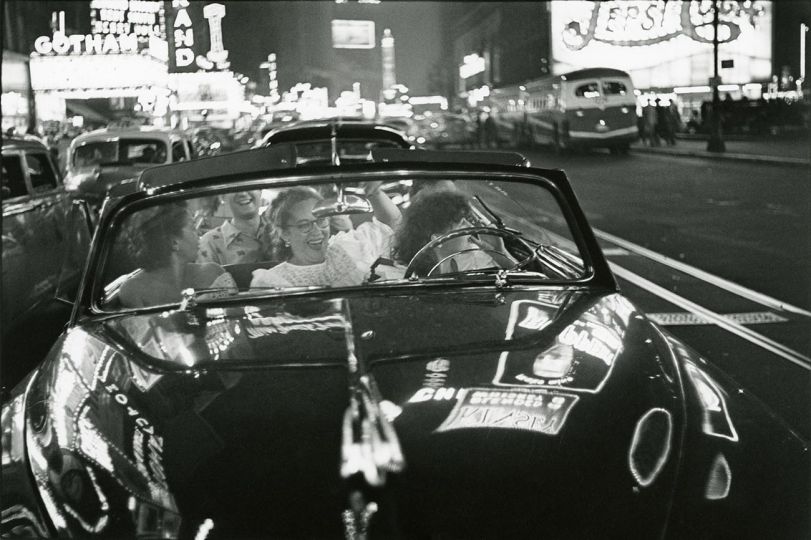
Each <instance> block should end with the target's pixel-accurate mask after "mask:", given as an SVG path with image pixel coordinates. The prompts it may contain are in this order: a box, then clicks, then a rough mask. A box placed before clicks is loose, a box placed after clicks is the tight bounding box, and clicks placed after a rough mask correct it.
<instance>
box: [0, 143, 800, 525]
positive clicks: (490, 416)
mask: <svg viewBox="0 0 811 540" xmlns="http://www.w3.org/2000/svg"><path fill="white" fill-rule="evenodd" d="M372 153H373V161H370V162H364V163H359V164H349V165H346V164H343V165H341V166H330V165H326V166H323V167H318V168H315V167H301V166H297V165H296V163H294V162H290V161H287V159H286V156H287V153H286V149H285V148H283V147H282V148H279V147H275V145H271V146H270V147H267V148H260V149H256V150H251V151H246V152H238V153H234V154H224V155H220V156H215V157H211V158H206V159H202V160H196V161H191V162H187V163H178V164H173V165H167V166H164V167H156V168H153V169H149V170H147V171H144V172H143V173H141V176H140V177H139V180H138V182H137V183H136V184H135V185H133V186H131V187H132V189H131V192H130V193H128V194H125V193H124V192H123V191H124V190H123V187H122V189H121V190H120V193H119V195H120V197H118V198H116V199H109V200H108V203H106V204H105V205H104V211H103V214H102V216H101V223H100V226H99V227H98V229H97V233H96V235H95V237H94V239H93V245H92V247H91V251H90V255H89V259H88V262H87V267H86V271H85V274H84V278H83V284H82V287H81V291H80V294H79V295H78V298H77V300H76V305H75V310H74V312H73V316H72V319H71V321H70V323H69V325H68V327H67V328H66V330H65V332H64V334H63V335H62V336H61V337H60V338H59V340H58V341H57V342H56V343H55V344H54V346H53V348H52V349H51V352H50V354H49V355H48V357H47V358H46V359H45V360H44V361H43V362H42V363H41V364H40V365H39V366H38V368H37V369H36V370H34V371H33V372H32V373H31V374H30V376H29V377H28V378H27V379H26V380H25V381H23V382H22V383H21V384H20V385H18V386H17V387H16V388H15V390H14V393H13V395H12V399H11V400H10V402H9V403H8V404H7V405H6V406H4V408H3V413H2V436H3V441H2V442H3V452H4V459H3V464H2V480H3V481H2V492H0V495H2V497H0V501H2V503H1V504H2V528H1V529H0V533H2V535H3V536H6V535H10V534H11V533H12V532H13V533H15V534H20V535H21V534H25V533H28V534H30V535H31V536H46V535H58V536H64V537H68V536H71V537H77V536H81V537H100V538H111V537H125V538H194V537H197V538H202V537H207V538H275V537H284V538H289V537H304V538H328V537H333V538H376V537H377V538H392V537H400V538H541V537H550V538H606V537H610V538H662V537H664V538H696V537H702V538H719V537H734V538H742V537H746V538H805V537H808V533H809V512H808V509H809V484H808V472H809V457H808V448H807V444H806V443H805V442H804V441H802V440H800V439H799V438H797V436H796V435H795V434H794V433H793V432H791V431H790V430H788V429H787V428H786V427H785V426H784V424H782V423H781V422H780V421H779V420H778V419H777V418H776V417H775V416H774V415H773V414H772V413H771V412H770V411H769V410H767V409H766V408H765V406H764V405H763V404H762V403H761V402H759V401H758V400H756V399H754V398H753V397H751V396H750V395H749V394H748V393H746V392H742V391H740V390H739V388H738V387H737V385H736V384H735V383H734V382H733V381H731V380H730V379H729V378H727V377H726V376H725V375H724V374H723V373H722V372H721V371H719V370H718V369H717V368H716V367H715V366H713V364H712V363H710V362H708V361H707V360H705V359H704V358H702V357H701V356H699V355H698V354H697V353H696V352H695V351H693V350H692V349H691V348H690V347H689V346H688V345H687V344H686V343H683V342H682V341H680V340H678V339H677V338H675V337H674V336H672V335H670V334H669V333H668V332H667V331H666V330H665V329H663V328H660V327H659V326H657V325H656V324H654V323H653V322H652V321H651V320H650V319H649V318H648V317H647V316H646V315H645V314H644V313H642V312H641V311H640V310H639V309H638V308H637V307H636V306H634V304H633V303H632V302H631V301H630V300H629V299H628V298H626V297H625V296H624V295H623V294H622V293H621V291H620V290H619V289H618V287H617V283H616V281H615V278H614V276H613V275H612V272H611V270H610V268H609V265H608V263H607V261H606V259H605V257H604V255H603V253H602V252H601V250H600V248H599V245H598V243H597V240H596V238H595V236H594V234H593V232H592V230H591V228H590V226H589V224H588V223H587V221H586V217H585V214H584V212H583V211H582V209H581V208H580V206H579V204H578V202H577V200H576V198H575V195H574V192H573V191H572V188H571V186H570V184H569V182H568V180H567V177H566V175H565V173H564V172H562V171H561V170H552V169H541V168H532V167H527V166H524V165H523V164H524V163H525V160H523V158H522V157H521V156H519V155H512V154H504V155H501V156H499V155H498V154H485V153H482V152H477V153H469V152H468V153H465V152H442V153H436V152H429V151H420V150H412V151H405V150H401V149H388V148H379V149H374V150H373V152H372ZM471 156H475V157H476V159H477V160H478V161H476V160H473V159H471ZM483 162H487V163H483ZM401 180H402V181H405V180H408V181H411V182H412V183H413V182H421V183H438V182H443V183H444V184H447V183H448V182H449V181H452V182H451V183H452V187H449V186H445V188H444V191H434V192H433V196H434V197H437V196H441V197H447V196H449V195H450V196H452V197H454V198H455V199H457V200H461V201H462V202H463V203H464V204H463V205H462V206H460V208H461V209H463V210H464V211H465V213H464V215H465V217H464V218H463V219H462V220H460V221H459V222H458V223H457V224H456V225H454V226H453V227H451V230H449V231H448V232H439V233H437V234H434V235H433V236H431V235H427V236H426V238H425V239H424V240H421V241H418V242H416V243H415V244H414V245H415V246H417V247H419V249H418V250H417V251H416V253H414V255H413V256H410V255H409V256H407V257H404V256H403V255H402V253H401V252H400V251H399V250H400V249H403V245H404V244H403V243H402V242H403V237H402V236H398V237H397V240H396V242H397V243H396V245H397V246H398V251H397V252H396V253H395V255H397V254H399V255H397V256H395V257H394V261H389V262H382V261H381V260H379V259H378V260H375V261H374V263H373V266H374V267H375V268H374V269H372V268H368V269H367V268H365V265H366V263H368V260H369V258H371V257H374V256H375V255H377V254H378V253H381V252H383V251H385V250H384V247H380V248H379V249H377V248H376V249H375V250H371V248H370V247H369V246H370V245H367V247H369V250H368V251H369V252H367V253H364V254H363V255H362V256H361V257H359V258H358V259H354V260H353V261H351V263H350V264H348V265H347V266H344V267H343V268H342V269H339V268H338V267H333V268H334V269H336V272H339V273H340V272H347V273H348V274H346V275H347V276H348V275H350V274H351V275H353V276H354V275H355V274H356V272H362V274H363V279H362V280H360V281H353V282H349V281H346V282H336V283H337V284H336V285H335V286H326V285H310V286H306V285H301V284H293V285H290V284H288V285H278V286H265V285H261V283H263V282H262V279H261V278H262V277H263V276H266V274H265V273H264V272H256V271H255V270H256V269H257V266H255V265H253V266H248V265H231V266H226V267H225V269H226V270H228V271H229V272H230V273H231V274H232V275H233V276H234V278H235V280H236V286H237V287H236V288H234V287H232V286H231V285H222V286H221V287H210V286H209V287H207V286H205V285H203V286H200V285H198V286H195V288H189V285H188V283H186V284H183V285H181V286H182V287H184V289H183V290H181V286H177V287H175V288H174V289H172V288H167V285H168V282H163V283H161V290H160V291H158V290H156V289H149V288H146V289H144V294H145V295H147V296H143V297H140V298H141V300H139V301H138V302H134V303H133V302H132V300H131V299H128V298H130V297H129V296H128V295H126V294H124V291H125V289H126V288H127V287H128V285H127V284H128V283H133V280H138V282H139V283H141V284H143V283H144V280H145V279H146V278H145V277H143V276H144V275H145V273H147V272H152V270H153V269H154V264H153V263H154V260H153V259H151V258H149V256H148V255H149V254H150V253H158V252H156V251H154V249H155V243H154V242H153V243H150V241H149V239H151V238H154V239H158V240H160V239H161V238H164V237H161V235H160V234H159V232H160V231H163V230H166V229H163V228H162V227H163V225H162V224H163V221H162V219H163V218H162V216H166V215H169V214H171V215H178V216H181V217H182V216H183V215H184V214H183V212H184V211H185V210H184V208H185V209H189V210H191V209H193V208H197V207H200V206H203V205H205V204H206V201H208V200H209V199H210V198H212V197H219V196H225V195H227V194H229V193H234V192H244V191H248V190H251V191H256V190H259V191H261V192H262V197H263V198H266V199H274V200H275V198H276V197H278V196H279V195H280V193H281V192H282V191H283V190H286V189H289V188H290V187H310V188H325V187H331V186H333V185H336V184H337V185H338V186H341V187H344V188H346V189H349V188H355V189H361V190H370V191H368V192H367V196H368V197H369V198H370V201H371V203H370V204H371V206H372V207H373V208H374V209H375V212H376V214H375V215H376V216H377V212H378V210H379V206H378V207H375V206H374V201H375V200H376V201H377V204H378V205H381V204H383V203H385V200H382V201H381V199H380V197H379V192H378V191H377V188H375V187H372V188H371V189H370V187H369V186H376V185H378V182H392V181H401ZM361 182H362V183H363V184H361ZM423 189H426V188H425V187H424V188H423ZM425 193H426V194H425V195H422V194H420V195H419V197H420V198H421V199H420V200H423V201H429V200H430V199H425V198H422V197H431V196H432V195H431V194H430V192H425ZM372 196H374V197H376V199H374V200H371V197H372ZM306 200H307V201H309V202H308V203H307V205H306V206H302V207H295V209H294V210H291V212H292V213H293V214H295V216H296V217H295V218H293V219H295V221H293V223H291V225H290V226H289V228H286V229H285V230H284V231H282V232H284V234H285V235H288V236H289V237H290V238H291V239H294V240H295V242H296V243H297V244H296V245H297V246H299V247H301V245H302V238H307V240H306V244H308V245H311V247H312V244H314V243H315V240H316V237H318V238H321V239H322V240H321V241H323V242H326V240H324V239H323V236H318V235H317V234H316V233H317V231H319V230H322V231H323V229H322V227H324V226H325V225H326V221H324V222H323V223H322V221H323V220H324V219H325V218H327V217H329V216H332V215H341V213H342V212H345V211H350V210H351V211H355V210H357V207H353V208H351V209H347V207H345V206H344V205H342V204H337V203H336V202H334V201H332V202H323V201H322V202H316V199H306ZM416 200H417V198H415V201H416ZM339 202H340V201H338V203H339ZM416 205H417V203H416V202H412V205H411V206H409V208H408V209H407V210H406V212H412V211H414V208H415V207H416ZM465 205H467V206H465ZM384 206H385V205H384ZM386 208H388V209H389V210H390V208H389V207H388V206H386ZM443 208H444V207H443ZM448 211H450V210H448ZM185 215H186V216H188V214H185ZM184 219H188V217H186V218H184ZM409 219H411V215H409V214H407V215H406V222H408V221H409ZM454 219H455V218H454ZM179 223H180V225H178V227H180V226H181V225H182V226H183V229H182V230H183V232H182V236H180V234H181V233H178V234H179V235H178V236H174V237H169V236H165V239H164V240H160V241H161V242H163V241H166V245H167V246H169V247H172V248H173V250H174V247H177V253H180V252H181V251H182V252H186V251H188V252H189V254H190V255H192V254H193V253H192V252H193V251H194V250H193V243H194V241H195V240H196V238H195V236H194V232H193V230H190V229H189V226H188V224H187V221H182V220H181V221H179ZM375 226H377V227H379V229H378V231H379V232H380V231H385V230H386V229H385V228H383V227H381V226H379V225H375ZM156 228H157V229H156ZM294 229H295V231H296V232H297V233H299V234H300V236H297V237H295V238H293V237H292V236H290V235H292V234H293V230H294ZM167 231H168V230H167ZM402 231H403V232H402V233H401V234H405V232H404V231H405V229H402ZM165 234H168V232H167V233H165ZM388 234H389V235H390V234H391V231H389V233H388ZM361 236H362V235H361ZM487 237H490V242H485V240H486V239H487ZM411 239H412V240H414V239H415V237H411ZM338 241H339V239H336V240H335V242H338ZM460 241H461V242H460ZM382 245H383V244H381V246H382ZM474 245H475V246H479V247H474ZM484 245H489V246H490V247H489V248H485V247H483V246H484ZM420 246H421V247H420ZM441 246H444V247H445V248H448V251H450V253H449V254H448V256H447V257H445V258H443V259H442V260H438V261H437V260H436V259H437V257H438V254H439V253H442V252H441V251H440V247H441ZM322 247H323V246H322ZM342 249H343V248H342ZM471 251H480V252H482V251H484V252H486V255H487V260H488V261H489V262H484V263H483V264H481V265H478V266H476V267H468V269H466V270H460V269H459V268H460V267H459V265H457V268H454V267H453V265H452V264H447V265H446V264H444V263H445V262H450V261H452V260H454V261H455V260H457V259H459V261H460V262H461V260H462V258H463V256H465V255H466V254H468V255H469V254H470V252H471ZM174 252H175V251H173V253H174ZM171 256H172V257H175V255H171ZM179 256H180V255H177V257H179ZM479 256H480V257H481V253H479ZM173 260H174V259H173ZM177 260H178V261H180V262H182V261H183V260H184V259H177ZM277 262H278V261H270V260H269V261H264V262H262V263H261V264H260V268H261V267H262V265H264V268H263V270H264V269H266V268H268V267H271V266H272V265H273V264H276V263H277ZM147 263H148V264H149V268H145V266H144V265H146V264H147ZM252 264H253V263H252ZM282 264H284V263H282ZM315 264H316V265H317V264H321V263H315ZM323 264H326V263H323ZM383 264H386V265H388V268H387V270H388V271H390V273H387V272H382V271H381V268H380V267H381V265H383ZM274 268H275V267H274ZM195 271H197V270H195ZM184 272H185V270H184ZM336 275H338V277H342V275H340V274H336ZM138 276H141V277H138ZM226 277H227V276H226ZM220 279H221V278H220V277H219V276H218V277H217V280H220ZM226 281H227V280H226ZM130 290H132V289H130ZM153 293H154V294H155V296H151V295H153ZM150 298H151V299H150Z"/></svg>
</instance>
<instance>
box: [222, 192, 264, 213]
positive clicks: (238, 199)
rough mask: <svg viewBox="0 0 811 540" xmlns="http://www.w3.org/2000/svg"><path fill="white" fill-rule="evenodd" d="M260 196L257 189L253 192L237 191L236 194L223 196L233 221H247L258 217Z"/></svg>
mask: <svg viewBox="0 0 811 540" xmlns="http://www.w3.org/2000/svg"><path fill="white" fill-rule="evenodd" d="M261 196H262V192H261V191H260V190H258V189H257V190H254V191H238V192H237V193H228V194H227V195H226V196H225V202H226V203H228V207H229V208H230V209H231V215H233V216H234V219H245V220H247V219H251V218H255V217H257V216H258V215H259V206H260V204H261Z"/></svg>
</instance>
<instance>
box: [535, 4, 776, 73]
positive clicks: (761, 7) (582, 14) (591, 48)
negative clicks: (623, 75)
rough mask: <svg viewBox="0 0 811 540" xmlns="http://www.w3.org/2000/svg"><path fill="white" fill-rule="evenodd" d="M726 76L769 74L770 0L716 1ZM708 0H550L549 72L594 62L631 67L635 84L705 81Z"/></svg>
mask: <svg viewBox="0 0 811 540" xmlns="http://www.w3.org/2000/svg"><path fill="white" fill-rule="evenodd" d="M718 6H719V12H718V18H719V26H718V39H719V43H720V53H721V54H722V57H721V59H729V60H733V61H734V67H732V68H728V69H724V73H723V77H724V82H725V83H736V84H745V83H748V82H751V81H753V80H761V79H768V78H769V77H770V75H771V72H772V66H771V50H772V3H771V2H764V1H757V0H754V1H747V2H718ZM712 20H713V2H711V1H709V0H701V1H692V2H691V1H686V0H670V1H668V2H662V1H654V0H628V1H615V0H612V1H605V2H591V1H571V2H552V3H551V29H550V32H551V48H552V71H553V73H558V74H559V73H565V72H568V71H572V70H577V69H583V68H589V67H594V66H606V67H612V68H617V69H622V70H625V71H628V72H629V73H630V74H631V77H632V79H633V81H634V85H635V86H636V87H638V88H650V87H665V88H666V87H675V86H694V85H701V84H707V80H708V78H709V77H710V76H711V75H712V73H713V69H712V65H713V64H712V62H713V50H712V39H713V28H712Z"/></svg>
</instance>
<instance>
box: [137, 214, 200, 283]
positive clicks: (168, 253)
mask: <svg viewBox="0 0 811 540" xmlns="http://www.w3.org/2000/svg"><path fill="white" fill-rule="evenodd" d="M135 226H136V227H137V231H136V235H135V242H136V254H137V258H138V263H139V265H140V266H141V267H143V268H144V269H145V270H155V269H158V268H164V267H166V266H169V265H170V264H171V263H172V260H173V259H176V260H178V261H180V262H194V261H195V260H196V259H197V250H198V247H199V237H198V236H197V231H195V229H194V219H193V217H192V214H191V212H189V210H188V208H187V206H186V203H173V204H169V205H164V206H160V207H157V208H153V209H151V210H145V211H143V212H141V213H140V214H139V215H138V216H137V223H136V224H135Z"/></svg>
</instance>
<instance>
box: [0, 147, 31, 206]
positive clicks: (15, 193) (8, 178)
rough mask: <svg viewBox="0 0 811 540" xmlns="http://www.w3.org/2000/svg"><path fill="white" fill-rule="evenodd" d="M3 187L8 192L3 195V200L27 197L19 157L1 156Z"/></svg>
mask: <svg viewBox="0 0 811 540" xmlns="http://www.w3.org/2000/svg"><path fill="white" fill-rule="evenodd" d="M3 187H4V188H7V189H8V190H9V191H8V194H5V193H4V194H3V198H4V199H5V198H14V197H21V196H23V195H28V188H26V187H25V176H23V166H22V162H21V160H20V156H18V155H7V156H3Z"/></svg>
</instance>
